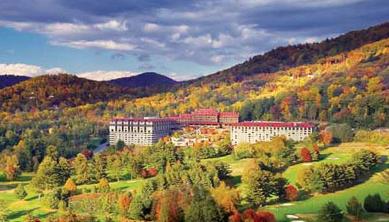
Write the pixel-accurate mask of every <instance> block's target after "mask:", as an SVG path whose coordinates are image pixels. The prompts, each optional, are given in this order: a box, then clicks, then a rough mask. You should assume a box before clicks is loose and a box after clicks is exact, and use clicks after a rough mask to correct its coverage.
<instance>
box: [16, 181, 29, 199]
mask: <svg viewBox="0 0 389 222" xmlns="http://www.w3.org/2000/svg"><path fill="white" fill-rule="evenodd" d="M15 194H16V196H17V197H18V198H19V199H21V200H23V199H24V198H25V197H26V196H27V192H26V190H25V189H24V186H23V184H21V183H19V184H18V186H17V187H16V189H15Z"/></svg>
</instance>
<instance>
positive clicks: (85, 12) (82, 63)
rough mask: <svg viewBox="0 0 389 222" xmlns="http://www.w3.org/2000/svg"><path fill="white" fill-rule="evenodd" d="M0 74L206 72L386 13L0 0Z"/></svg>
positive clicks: (280, 3) (245, 0)
mask: <svg viewBox="0 0 389 222" xmlns="http://www.w3.org/2000/svg"><path fill="white" fill-rule="evenodd" d="M0 12H1V13H0V74H4V73H13V74H22V75H29V76H36V75H41V74H43V73H57V72H61V71H66V72H69V73H73V74H78V75H80V76H83V77H86V78H91V79H100V80H101V79H109V78H113V77H121V76H129V75H133V74H134V73H140V72H145V71H155V72H159V73H162V74H166V75H168V76H171V77H173V78H175V79H178V80H182V79H189V78H194V77H198V76H201V75H206V74H210V73H212V72H215V71H218V70H220V69H224V68H227V67H229V66H232V65H234V64H236V63H240V62H242V61H244V60H246V59H248V58H250V57H251V56H253V55H256V54H260V53H263V52H265V51H267V50H270V49H272V48H275V47H277V46H282V45H288V44H296V43H300V42H313V41H318V40H321V39H324V38H327V37H333V36H336V35H339V34H341V33H344V32H347V31H350V30H355V29H361V28H366V27H368V26H371V25H375V24H379V23H382V22H385V21H389V13H388V12H389V1H388V0H207V1H204V0H193V1H191V0H171V1H168V0H144V1H141V0H115V1H108V0H99V1H97V0H1V1H0Z"/></svg>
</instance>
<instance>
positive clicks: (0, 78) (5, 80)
mask: <svg viewBox="0 0 389 222" xmlns="http://www.w3.org/2000/svg"><path fill="white" fill-rule="evenodd" d="M28 79H30V77H28V76H19V75H13V74H5V75H0V89H3V88H5V87H8V86H13V85H15V84H17V83H20V82H23V81H25V80H28Z"/></svg>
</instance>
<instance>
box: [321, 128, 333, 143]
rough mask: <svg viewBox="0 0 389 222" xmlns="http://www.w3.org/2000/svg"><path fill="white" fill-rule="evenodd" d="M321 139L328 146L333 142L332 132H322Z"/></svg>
mask: <svg viewBox="0 0 389 222" xmlns="http://www.w3.org/2000/svg"><path fill="white" fill-rule="evenodd" d="M320 139H321V141H322V142H323V143H324V145H326V146H327V145H329V144H331V142H332V133H331V132H330V131H321V132H320Z"/></svg>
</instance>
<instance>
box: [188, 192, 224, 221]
mask: <svg viewBox="0 0 389 222" xmlns="http://www.w3.org/2000/svg"><path fill="white" fill-rule="evenodd" d="M185 221H188V222H197V221H215V222H217V221H225V215H224V212H223V211H222V209H220V208H219V207H218V206H217V204H216V202H215V200H214V199H213V198H212V196H211V195H210V194H209V192H208V191H207V190H206V189H204V188H201V187H195V188H194V189H193V199H192V201H191V202H190V205H189V207H188V208H187V209H186V211H185Z"/></svg>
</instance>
